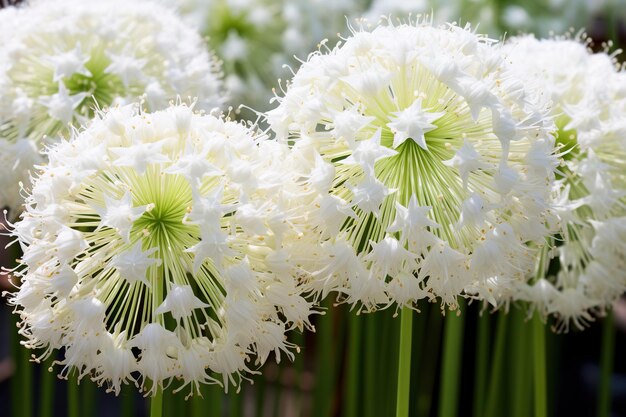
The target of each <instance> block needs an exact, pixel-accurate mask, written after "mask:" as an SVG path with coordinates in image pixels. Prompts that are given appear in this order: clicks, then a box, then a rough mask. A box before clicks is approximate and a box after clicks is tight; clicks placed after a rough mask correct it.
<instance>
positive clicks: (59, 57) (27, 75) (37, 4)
mask: <svg viewBox="0 0 626 417" xmlns="http://www.w3.org/2000/svg"><path fill="white" fill-rule="evenodd" d="M0 26H2V27H3V28H4V29H3V30H6V34H7V36H8V38H7V39H6V42H3V43H2V45H1V46H0V161H4V160H5V159H10V160H13V161H17V163H2V167H1V168H0V177H1V178H2V181H7V182H9V181H10V182H11V184H14V185H11V186H7V187H4V186H3V187H1V188H2V190H1V191H0V206H2V207H4V206H9V207H11V208H17V204H16V200H18V195H17V192H18V191H19V190H18V185H17V183H18V182H19V181H22V182H24V183H27V182H28V181H27V180H28V174H29V170H30V171H32V167H33V162H34V163H37V162H39V160H38V158H39V159H40V156H39V155H37V152H36V151H35V150H37V149H38V148H39V149H40V148H41V147H42V145H43V144H44V142H45V141H46V138H47V137H50V138H51V139H54V138H56V137H58V136H65V137H68V136H69V135H70V131H71V125H74V126H75V127H78V126H80V125H81V124H82V123H84V122H86V121H87V120H89V119H91V118H92V117H93V116H94V114H95V112H96V110H97V109H98V108H106V107H108V106H111V105H115V104H120V103H131V102H137V101H139V100H142V102H143V105H144V107H145V108H147V109H149V110H159V109H162V108H165V107H167V106H168V105H169V103H170V102H171V101H172V100H176V99H177V98H178V97H181V98H182V99H183V100H187V99H188V98H190V97H192V98H195V108H196V109H198V110H205V111H211V110H213V109H216V108H217V109H221V108H222V107H223V106H224V102H225V96H224V85H223V81H222V79H221V78H222V76H221V68H220V63H219V61H217V59H216V58H214V57H213V56H212V54H211V53H210V52H209V51H207V49H206V48H205V45H204V43H203V41H202V39H201V37H200V36H199V35H198V34H197V33H196V32H195V31H194V30H193V29H190V28H188V27H187V25H186V24H185V23H183V21H182V20H181V19H180V18H178V17H177V16H176V15H175V14H174V13H173V12H172V11H170V10H169V9H167V8H164V7H161V6H159V5H157V4H154V3H153V2H147V1H136V2H131V3H128V2H124V1H121V0H112V1H105V2H100V1H95V0H87V1H82V0H60V1H56V2H54V4H52V3H51V2H47V1H44V0H33V1H31V2H28V4H26V5H23V6H22V7H19V8H17V7H11V8H5V9H2V10H0ZM22 141H31V142H32V145H31V146H30V148H32V149H28V147H25V146H23V145H20V146H19V149H13V148H15V147H16V145H15V144H16V143H21V142H22ZM26 150H28V151H29V152H28V153H26V152H25V151H26ZM11 151H13V153H9V154H7V152H11ZM18 151H19V152H18Z"/></svg>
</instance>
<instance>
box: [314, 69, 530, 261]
mask: <svg viewBox="0 0 626 417" xmlns="http://www.w3.org/2000/svg"><path fill="white" fill-rule="evenodd" d="M406 71H407V73H406V74H404V73H402V72H400V73H399V74H398V75H396V76H395V77H394V78H393V79H392V80H391V81H390V85H389V87H388V88H382V89H381V90H380V92H379V93H378V94H377V95H376V96H373V97H372V96H364V95H360V94H358V93H357V92H356V91H355V90H353V89H351V88H348V89H347V91H349V94H344V97H346V101H347V104H346V106H345V108H351V107H353V106H354V105H355V104H358V105H361V107H362V113H363V114H364V115H365V116H373V117H374V118H375V119H374V121H373V122H372V123H370V125H368V126H367V127H366V128H364V129H363V130H362V131H361V133H360V136H359V137H358V139H361V140H367V139H368V138H370V137H371V136H372V135H373V134H374V132H376V130H377V129H381V132H382V133H381V145H383V146H386V147H389V148H392V144H393V139H394V133H393V132H392V131H391V129H390V128H389V127H388V123H390V122H391V121H392V119H393V112H397V111H400V110H403V109H406V108H407V107H409V106H410V105H411V103H413V101H414V100H415V98H416V97H417V94H418V93H419V96H420V97H422V98H423V104H422V107H423V108H424V109H426V111H429V112H433V113H435V112H442V113H444V114H443V115H442V116H441V117H439V118H438V119H437V120H435V121H434V122H433V123H432V124H434V125H436V126H437V127H436V128H435V129H433V130H430V131H428V132H426V133H425V134H424V138H425V142H426V146H427V149H423V148H422V147H420V146H419V145H418V144H417V143H416V142H415V141H414V140H412V139H407V140H406V141H405V142H404V143H402V144H401V145H400V146H398V148H396V149H395V150H396V151H397V152H398V154H397V155H394V156H392V157H388V158H384V159H381V160H379V161H377V162H376V164H375V174H376V177H377V179H378V180H379V181H381V182H382V183H383V184H384V185H385V186H386V187H387V188H388V189H390V190H395V192H393V193H392V194H390V195H389V196H387V197H386V198H385V199H384V201H383V203H382V206H381V210H380V215H379V216H378V217H376V216H374V214H372V213H364V212H360V211H359V210H357V215H358V219H355V220H352V219H351V220H349V221H348V222H347V223H346V225H345V228H346V229H347V230H349V231H350V232H349V233H350V235H351V239H352V240H353V244H355V247H362V246H363V245H365V244H366V242H367V241H368V240H369V239H371V240H374V241H380V240H382V239H383V238H384V237H385V235H386V230H387V228H388V227H389V226H390V225H391V223H392V222H393V221H394V219H395V204H396V202H399V203H400V204H402V205H404V206H407V205H408V203H409V201H410V199H411V196H413V195H415V196H416V198H417V201H418V204H419V205H420V206H430V207H431V208H432V211H431V213H430V214H429V216H430V217H431V220H433V221H435V222H436V223H438V224H439V225H440V226H441V227H440V228H437V229H435V230H431V232H432V233H434V234H436V235H437V236H438V237H440V238H441V239H444V240H446V241H448V242H449V243H450V245H451V246H452V247H453V248H455V249H460V250H463V249H468V250H469V248H471V247H472V246H473V245H474V242H476V241H477V240H478V239H480V236H481V234H483V233H484V231H482V230H479V229H477V228H472V227H465V226H464V227H461V228H459V227H458V222H459V219H460V214H461V207H462V205H463V202H464V201H465V199H467V198H468V197H469V196H470V195H471V194H472V193H478V194H480V195H481V196H482V197H483V198H484V199H485V200H487V201H491V200H493V201H497V200H498V197H497V196H496V192H495V191H494V190H493V184H492V183H493V170H490V169H486V170H476V171H473V172H471V173H470V174H469V179H468V183H467V188H465V187H464V184H463V180H462V178H461V176H460V175H459V171H458V170H457V169H456V168H454V167H450V166H447V165H445V164H444V161H447V160H450V159H451V158H453V157H454V155H455V153H456V151H457V150H458V149H460V148H461V147H462V146H463V143H464V141H465V140H468V141H469V142H470V143H472V144H473V145H474V146H475V148H476V149H477V151H478V152H479V153H480V155H481V157H482V158H483V159H484V162H486V163H488V164H489V165H490V166H493V167H496V166H497V164H498V162H499V161H500V159H501V154H502V146H501V144H500V141H499V140H498V138H497V137H496V136H495V134H494V133H493V128H492V120H491V112H490V111H489V110H486V109H483V110H482V111H481V112H480V114H479V116H478V119H477V120H476V121H474V120H473V118H472V115H471V110H470V108H469V106H468V105H467V102H466V101H465V100H464V99H463V98H462V97H460V96H458V95H457V94H456V93H455V92H454V91H452V90H451V89H450V88H448V87H447V86H446V85H445V84H443V83H441V82H440V81H439V80H438V79H437V78H436V77H435V76H434V75H432V74H431V73H430V72H429V71H428V70H426V69H425V68H421V67H419V68H414V67H413V68H408V67H407V68H406ZM409 73H410V74H409ZM325 123H328V122H326V121H325ZM516 146H517V145H515V144H513V145H512V147H511V149H512V151H513V152H512V154H511V155H510V156H509V161H518V159H517V157H516V155H515V152H514V151H515V148H516ZM334 151H335V152H336V155H337V158H333V159H335V160H340V159H343V158H345V157H346V156H348V155H349V152H350V151H349V149H347V148H345V146H344V147H343V148H339V147H336V149H335V150H334ZM520 154H521V153H520ZM337 173H338V175H337V180H336V182H335V187H336V189H335V193H336V194H338V195H339V196H340V197H342V198H344V199H346V200H348V201H349V200H350V199H351V197H352V192H351V191H350V189H349V188H347V187H344V186H343V185H344V184H351V183H358V181H359V180H361V179H363V178H364V173H363V171H362V169H361V168H360V167H358V166H354V165H352V166H341V165H340V166H339V167H338V170H337Z"/></svg>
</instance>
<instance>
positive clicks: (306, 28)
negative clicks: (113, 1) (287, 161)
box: [157, 0, 363, 111]
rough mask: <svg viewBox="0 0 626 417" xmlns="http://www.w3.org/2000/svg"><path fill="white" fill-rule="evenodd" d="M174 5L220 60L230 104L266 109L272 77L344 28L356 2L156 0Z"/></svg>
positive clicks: (358, 2) (357, 7) (357, 5)
mask: <svg viewBox="0 0 626 417" xmlns="http://www.w3.org/2000/svg"><path fill="white" fill-rule="evenodd" d="M157 1H159V2H161V3H165V4H168V5H170V6H173V7H175V8H176V9H177V10H178V12H179V13H180V14H181V15H182V16H183V18H185V19H186V20H187V21H188V22H189V23H190V24H191V25H193V26H194V27H196V28H197V29H198V30H199V31H200V33H202V34H203V35H205V36H206V37H207V41H208V44H209V45H210V46H211V48H213V49H214V50H215V51H216V52H217V54H218V55H219V57H220V58H221V59H222V60H223V61H224V72H225V74H226V83H227V85H228V87H229V90H230V91H231V92H232V95H233V100H232V102H233V103H234V104H236V105H239V104H245V105H247V106H250V107H252V108H253V109H255V110H259V111H262V110H267V109H268V108H269V97H271V96H272V88H273V87H275V86H276V85H277V79H278V78H279V77H284V76H286V75H287V74H289V73H288V72H287V71H286V70H285V68H283V67H284V65H285V64H287V65H290V66H296V65H298V62H297V61H296V60H294V59H293V56H294V55H295V56H297V57H299V58H302V59H304V58H306V56H307V55H308V54H309V53H310V52H311V51H313V50H315V48H316V45H317V44H318V43H319V42H321V41H322V40H323V39H324V38H325V37H335V36H336V34H337V32H338V31H341V30H342V29H344V28H345V21H346V17H345V16H350V15H352V13H353V12H355V11H356V10H362V8H363V6H362V5H361V3H362V1H361V0H337V1H333V2H327V1H322V0H296V1H293V0H280V1H271V0H182V1H177V0H157Z"/></svg>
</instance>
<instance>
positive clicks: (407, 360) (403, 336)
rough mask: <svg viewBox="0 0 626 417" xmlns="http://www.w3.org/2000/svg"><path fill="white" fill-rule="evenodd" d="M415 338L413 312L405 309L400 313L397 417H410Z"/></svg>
mask: <svg viewBox="0 0 626 417" xmlns="http://www.w3.org/2000/svg"><path fill="white" fill-rule="evenodd" d="M412 336H413V310H411V309H410V308H408V307H403V308H402V311H401V312H400V350H399V352H400V354H399V357H398V387H397V391H396V392H397V397H396V398H397V399H396V417H408V416H409V404H410V403H409V392H410V389H411V338H412Z"/></svg>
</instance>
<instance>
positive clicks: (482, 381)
mask: <svg viewBox="0 0 626 417" xmlns="http://www.w3.org/2000/svg"><path fill="white" fill-rule="evenodd" d="M477 311H478V335H477V337H476V370H475V371H474V375H475V379H474V404H473V413H472V415H473V416H474V417H483V416H484V411H485V393H486V390H487V369H488V366H489V364H488V363H489V328H490V327H491V326H490V321H491V316H490V315H489V314H488V313H487V312H484V311H483V312H481V309H480V308H478V310H477Z"/></svg>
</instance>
